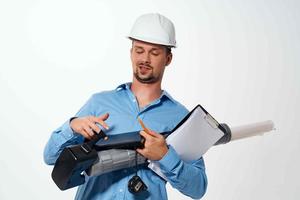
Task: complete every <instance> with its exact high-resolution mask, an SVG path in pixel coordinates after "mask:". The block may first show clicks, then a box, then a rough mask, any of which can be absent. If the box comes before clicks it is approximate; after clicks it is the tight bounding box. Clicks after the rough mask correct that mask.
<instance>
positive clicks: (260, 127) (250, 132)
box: [230, 120, 275, 141]
mask: <svg viewBox="0 0 300 200" xmlns="http://www.w3.org/2000/svg"><path fill="white" fill-rule="evenodd" d="M230 130H231V140H230V141H232V140H238V139H243V138H247V137H252V136H256V135H263V134H265V133H267V132H269V131H272V130H275V128H274V123H273V121H271V120H268V121H263V122H257V123H253V124H247V125H242V126H237V127H232V128H230Z"/></svg>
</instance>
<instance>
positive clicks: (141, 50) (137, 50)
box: [135, 48, 144, 54]
mask: <svg viewBox="0 0 300 200" xmlns="http://www.w3.org/2000/svg"><path fill="white" fill-rule="evenodd" d="M143 52H144V50H143V49H141V48H136V49H135V53H137V54H141V53H143Z"/></svg>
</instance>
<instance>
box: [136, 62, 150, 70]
mask: <svg viewBox="0 0 300 200" xmlns="http://www.w3.org/2000/svg"><path fill="white" fill-rule="evenodd" d="M137 65H138V66H139V67H148V68H151V69H152V68H153V67H152V66H151V65H150V64H149V63H145V62H139V63H138V64H137Z"/></svg>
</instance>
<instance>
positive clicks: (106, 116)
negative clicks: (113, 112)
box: [98, 113, 109, 121]
mask: <svg viewBox="0 0 300 200" xmlns="http://www.w3.org/2000/svg"><path fill="white" fill-rule="evenodd" d="M108 117H109V114H108V113H105V114H104V115H101V116H100V117H98V118H99V119H100V120H102V121H105V120H107V118H108Z"/></svg>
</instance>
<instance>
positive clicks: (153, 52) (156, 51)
mask: <svg viewBox="0 0 300 200" xmlns="http://www.w3.org/2000/svg"><path fill="white" fill-rule="evenodd" d="M151 53H152V55H154V56H158V55H159V51H158V50H153V51H152V52H151Z"/></svg>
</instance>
